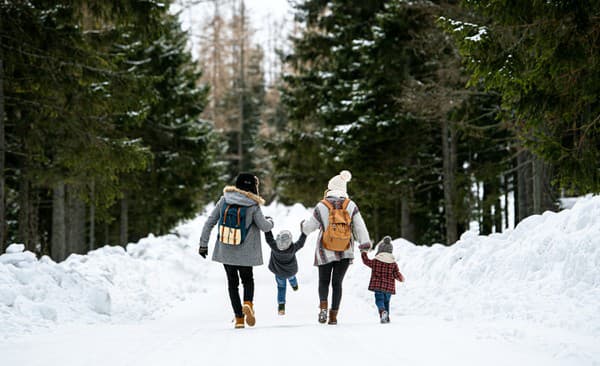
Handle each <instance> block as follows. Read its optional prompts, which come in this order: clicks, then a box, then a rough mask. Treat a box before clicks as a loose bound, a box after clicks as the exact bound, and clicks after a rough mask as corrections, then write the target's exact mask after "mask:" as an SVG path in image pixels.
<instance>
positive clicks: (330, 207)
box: [321, 198, 333, 211]
mask: <svg viewBox="0 0 600 366" xmlns="http://www.w3.org/2000/svg"><path fill="white" fill-rule="evenodd" d="M321 202H322V203H323V204H324V205H325V206H327V208H328V209H329V211H331V210H333V205H332V204H331V202H329V201H327V200H326V199H325V198H323V199H322V200H321Z"/></svg>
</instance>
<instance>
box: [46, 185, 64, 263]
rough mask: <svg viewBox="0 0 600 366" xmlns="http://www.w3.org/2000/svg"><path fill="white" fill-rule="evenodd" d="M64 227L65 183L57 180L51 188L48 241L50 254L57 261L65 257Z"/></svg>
mask: <svg viewBox="0 0 600 366" xmlns="http://www.w3.org/2000/svg"><path fill="white" fill-rule="evenodd" d="M65 229H66V228H65V184H64V183H63V182H59V183H57V184H56V185H55V186H54V188H53V190H52V242H51V243H50V245H51V249H50V254H51V256H52V258H53V259H54V260H55V261H57V262H60V261H63V260H64V259H65V258H66V257H67V245H66V232H65Z"/></svg>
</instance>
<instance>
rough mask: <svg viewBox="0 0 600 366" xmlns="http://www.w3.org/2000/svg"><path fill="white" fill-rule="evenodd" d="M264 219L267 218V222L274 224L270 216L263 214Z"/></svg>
mask: <svg viewBox="0 0 600 366" xmlns="http://www.w3.org/2000/svg"><path fill="white" fill-rule="evenodd" d="M265 220H267V221H268V222H270V223H271V225H275V222H274V221H273V218H272V217H271V216H265Z"/></svg>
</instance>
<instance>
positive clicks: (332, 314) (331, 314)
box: [327, 309, 338, 325]
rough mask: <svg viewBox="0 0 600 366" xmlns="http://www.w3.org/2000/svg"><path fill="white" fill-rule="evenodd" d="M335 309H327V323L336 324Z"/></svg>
mask: <svg viewBox="0 0 600 366" xmlns="http://www.w3.org/2000/svg"><path fill="white" fill-rule="evenodd" d="M337 313H338V311H337V310H333V309H332V310H329V322H328V323H327V324H331V325H336V324H337Z"/></svg>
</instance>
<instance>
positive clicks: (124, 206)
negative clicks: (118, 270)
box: [119, 194, 129, 246]
mask: <svg viewBox="0 0 600 366" xmlns="http://www.w3.org/2000/svg"><path fill="white" fill-rule="evenodd" d="M128 210H129V208H128V202H127V195H125V194H124V195H123V198H122V199H121V232H120V236H119V243H120V244H121V245H123V246H125V245H127V243H128V239H129V237H128V232H129V212H128Z"/></svg>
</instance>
